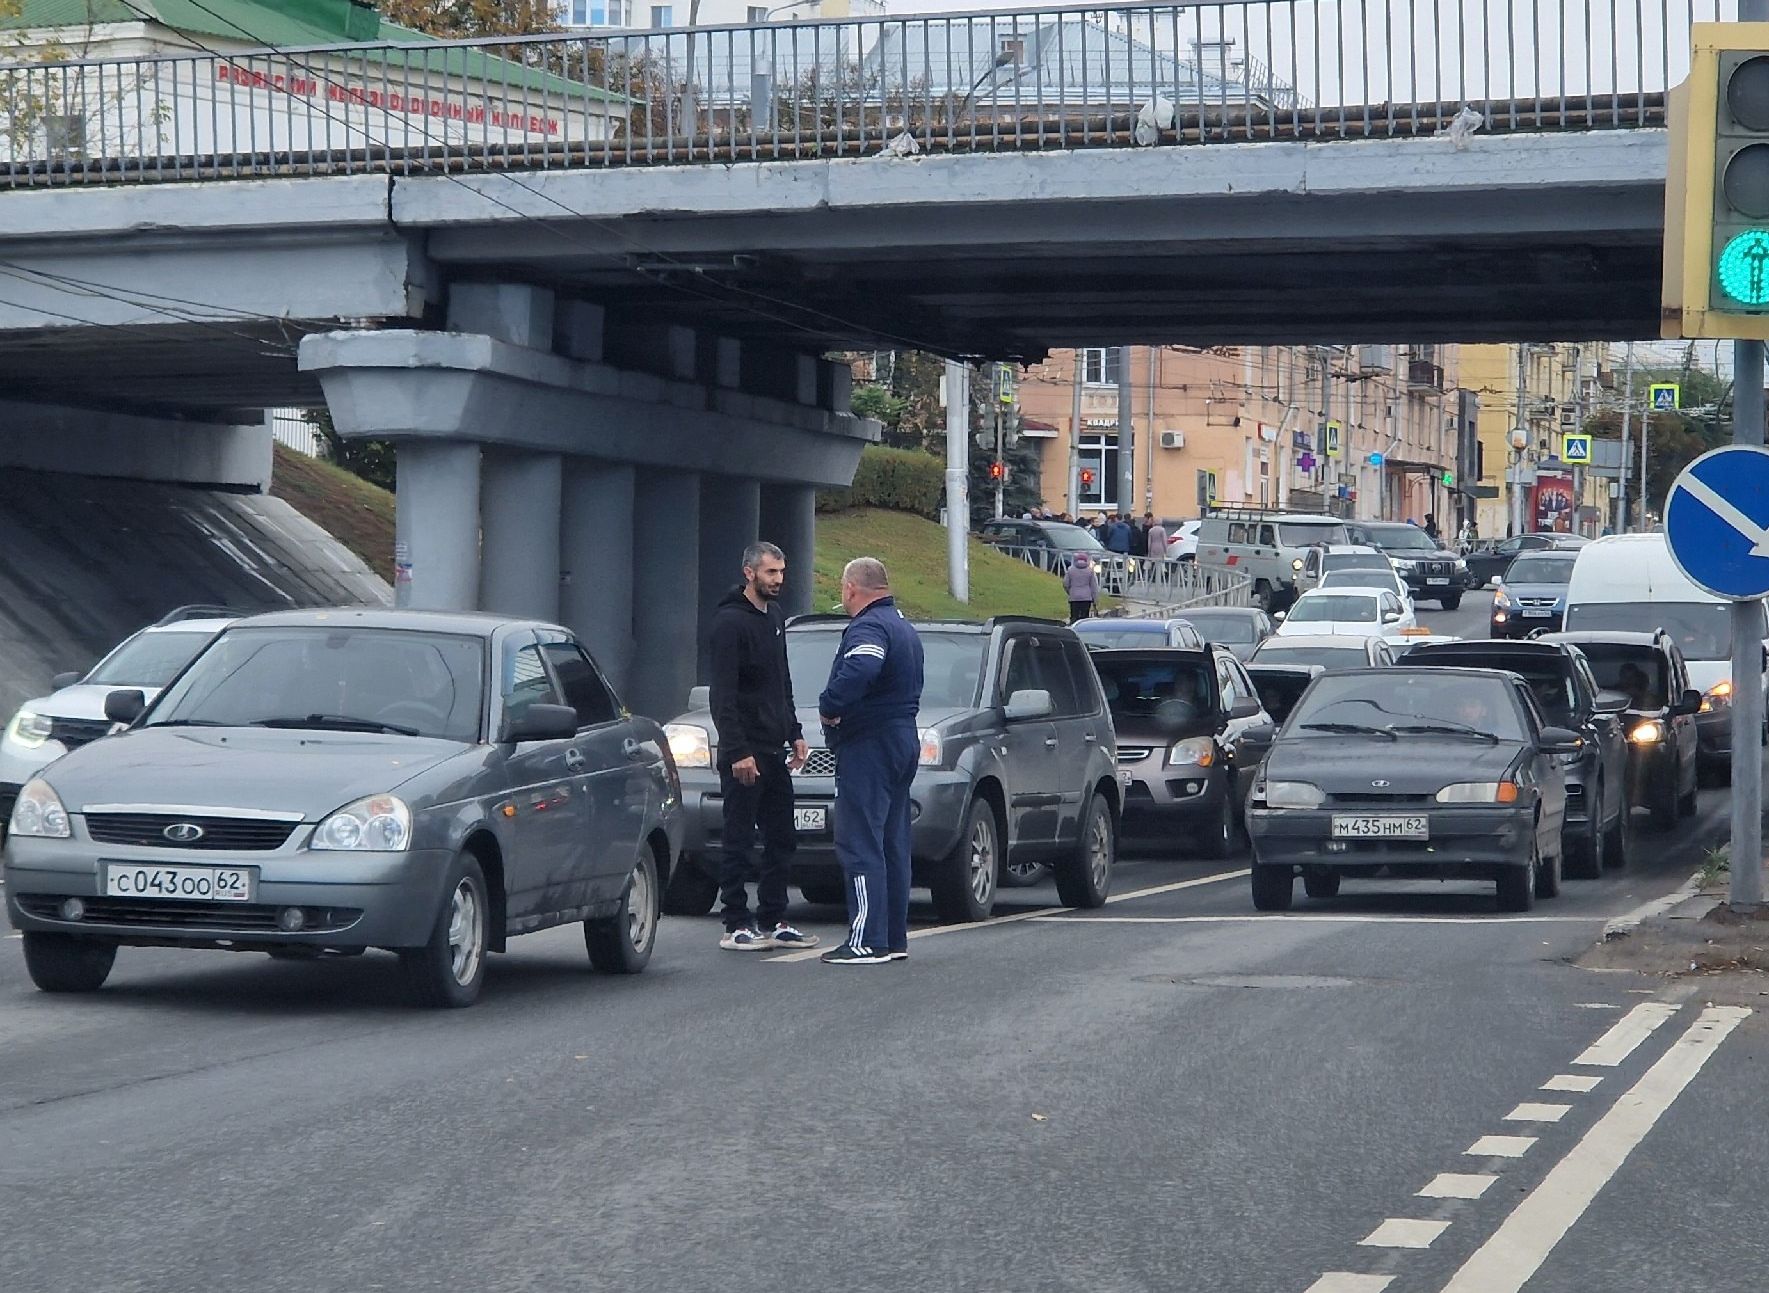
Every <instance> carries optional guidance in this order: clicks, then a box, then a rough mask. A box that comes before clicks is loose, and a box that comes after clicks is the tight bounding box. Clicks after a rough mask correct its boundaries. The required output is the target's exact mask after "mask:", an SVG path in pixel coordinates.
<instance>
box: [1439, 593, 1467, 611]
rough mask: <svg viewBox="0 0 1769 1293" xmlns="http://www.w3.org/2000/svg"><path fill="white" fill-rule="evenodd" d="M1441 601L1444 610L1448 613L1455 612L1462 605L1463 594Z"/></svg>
mask: <svg viewBox="0 0 1769 1293" xmlns="http://www.w3.org/2000/svg"><path fill="white" fill-rule="evenodd" d="M1441 600H1442V603H1443V608H1444V609H1445V610H1446V611H1453V610H1455V609H1456V608H1457V607H1459V606H1460V605H1461V604H1462V594H1461V593H1456V594H1454V595H1453V596H1450V597H1445V598H1443V599H1441Z"/></svg>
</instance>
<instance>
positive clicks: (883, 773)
mask: <svg viewBox="0 0 1769 1293" xmlns="http://www.w3.org/2000/svg"><path fill="white" fill-rule="evenodd" d="M920 753H921V740H920V737H919V736H918V735H917V734H916V730H915V727H914V726H913V725H912V724H894V725H892V726H891V727H887V728H881V729H878V730H876V731H871V732H866V733H864V734H862V735H860V736H856V737H853V738H851V739H849V740H846V741H843V742H841V744H840V745H839V746H838V748H837V750H836V767H835V855H836V857H837V858H838V859H840V861H841V865H842V874H843V875H844V876H845V877H846V880H847V892H848V945H849V946H850V947H852V948H853V949H854V950H855V951H868V950H870V951H879V952H883V951H892V952H895V951H904V950H907V948H908V947H909V790H910V787H911V786H912V785H913V784H914V781H915V764H916V760H917V759H918V758H919V757H920Z"/></svg>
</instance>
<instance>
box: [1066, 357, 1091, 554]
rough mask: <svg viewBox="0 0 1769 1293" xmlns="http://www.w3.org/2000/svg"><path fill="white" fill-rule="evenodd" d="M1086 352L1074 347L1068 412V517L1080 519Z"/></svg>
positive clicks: (1072, 519)
mask: <svg viewBox="0 0 1769 1293" xmlns="http://www.w3.org/2000/svg"><path fill="white" fill-rule="evenodd" d="M1086 360H1087V352H1086V351H1085V350H1082V349H1081V348H1080V347H1076V349H1075V398H1074V404H1073V408H1072V409H1071V411H1070V414H1069V519H1070V520H1071V521H1077V522H1078V521H1080V519H1081V366H1082V364H1083V363H1085V362H1086Z"/></svg>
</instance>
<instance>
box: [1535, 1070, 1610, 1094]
mask: <svg viewBox="0 0 1769 1293" xmlns="http://www.w3.org/2000/svg"><path fill="white" fill-rule="evenodd" d="M1601 1081H1603V1079H1602V1078H1600V1077H1598V1076H1597V1075H1596V1074H1589V1075H1587V1074H1584V1073H1556V1074H1555V1075H1554V1076H1553V1077H1551V1078H1549V1079H1548V1080H1547V1081H1546V1082H1544V1083H1542V1090H1544V1091H1589V1090H1592V1089H1593V1088H1594V1087H1596V1085H1597V1084H1598V1083H1599V1082H1601Z"/></svg>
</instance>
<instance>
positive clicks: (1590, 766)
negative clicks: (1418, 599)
mask: <svg viewBox="0 0 1769 1293" xmlns="http://www.w3.org/2000/svg"><path fill="white" fill-rule="evenodd" d="M1407 664H1408V665H1436V666H1446V665H1447V666H1451V667H1454V668H1458V669H1501V670H1504V671H1506V672H1508V673H1514V674H1517V675H1518V676H1519V677H1521V678H1522V679H1523V680H1524V682H1526V683H1528V684H1529V690H1530V693H1531V695H1533V696H1534V697H1535V700H1536V704H1537V706H1538V707H1539V708H1540V709H1541V711H1542V714H1543V716H1544V717H1545V718H1546V720H1547V722H1548V723H1549V724H1550V725H1552V726H1554V727H1563V728H1567V729H1570V730H1571V731H1574V732H1577V733H1578V734H1579V736H1580V737H1581V738H1583V739H1582V744H1581V745H1580V747H1579V749H1578V752H1577V753H1574V754H1564V755H1561V756H1559V758H1560V761H1561V771H1562V772H1564V773H1565V775H1566V874H1567V875H1569V876H1576V877H1582V878H1585V879H1590V878H1593V877H1595V876H1597V875H1599V874H1601V873H1602V871H1603V869H1604V868H1605V867H1609V868H1612V869H1613V868H1617V867H1621V866H1623V865H1625V864H1626V862H1627V825H1628V753H1627V749H1628V740H1627V734H1626V733H1625V732H1624V731H1623V727H1622V714H1623V712H1624V711H1626V709H1627V708H1628V698H1627V697H1626V696H1624V695H1622V694H1620V693H1618V692H1614V691H1605V690H1602V689H1601V688H1599V686H1598V684H1597V679H1596V677H1595V675H1593V674H1592V672H1591V666H1590V664H1589V662H1588V661H1586V659H1585V657H1584V655H1583V653H1582V652H1581V651H1580V650H1579V649H1578V648H1577V647H1576V646H1569V645H1567V644H1566V643H1564V642H1550V641H1544V640H1543V639H1541V638H1536V639H1533V640H1530V641H1525V642H1445V643H1441V644H1439V645H1436V646H1432V645H1429V644H1427V645H1423V646H1417V647H1414V648H1413V649H1412V650H1411V651H1409V652H1408V653H1407Z"/></svg>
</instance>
